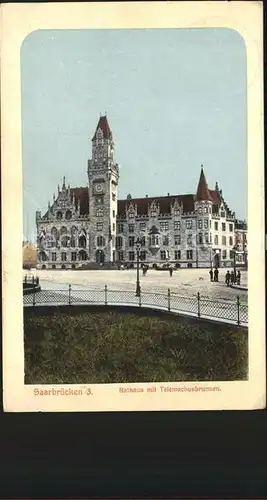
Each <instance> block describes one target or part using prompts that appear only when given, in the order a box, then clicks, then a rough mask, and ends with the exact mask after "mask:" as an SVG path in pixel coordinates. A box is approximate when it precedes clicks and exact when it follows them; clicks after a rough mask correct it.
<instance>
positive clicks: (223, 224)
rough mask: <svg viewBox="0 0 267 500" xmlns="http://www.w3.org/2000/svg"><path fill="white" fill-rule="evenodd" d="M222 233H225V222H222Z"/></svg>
mask: <svg viewBox="0 0 267 500" xmlns="http://www.w3.org/2000/svg"><path fill="white" fill-rule="evenodd" d="M222 231H225V222H222Z"/></svg>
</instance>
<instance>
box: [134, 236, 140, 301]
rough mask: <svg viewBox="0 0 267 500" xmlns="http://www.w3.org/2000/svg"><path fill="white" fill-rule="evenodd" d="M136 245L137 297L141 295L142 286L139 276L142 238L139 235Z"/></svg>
mask: <svg viewBox="0 0 267 500" xmlns="http://www.w3.org/2000/svg"><path fill="white" fill-rule="evenodd" d="M135 246H136V256H137V268H136V297H140V293H141V286H140V278H139V263H140V248H141V239H140V238H139V237H138V238H137V239H136V241H135Z"/></svg>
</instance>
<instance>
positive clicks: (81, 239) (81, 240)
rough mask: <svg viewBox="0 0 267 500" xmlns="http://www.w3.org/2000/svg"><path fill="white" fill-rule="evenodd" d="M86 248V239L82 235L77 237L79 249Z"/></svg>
mask: <svg viewBox="0 0 267 500" xmlns="http://www.w3.org/2000/svg"><path fill="white" fill-rule="evenodd" d="M85 247H86V237H85V235H84V234H82V235H81V236H80V237H79V248H85Z"/></svg>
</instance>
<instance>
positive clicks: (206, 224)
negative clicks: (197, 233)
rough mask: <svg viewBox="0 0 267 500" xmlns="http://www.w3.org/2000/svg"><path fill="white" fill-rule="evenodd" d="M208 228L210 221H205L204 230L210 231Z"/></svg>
mask: <svg viewBox="0 0 267 500" xmlns="http://www.w3.org/2000/svg"><path fill="white" fill-rule="evenodd" d="M208 227H209V221H208V219H204V228H205V229H208Z"/></svg>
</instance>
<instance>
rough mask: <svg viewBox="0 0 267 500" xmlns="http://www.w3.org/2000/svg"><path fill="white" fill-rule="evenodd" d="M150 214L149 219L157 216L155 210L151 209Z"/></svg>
mask: <svg viewBox="0 0 267 500" xmlns="http://www.w3.org/2000/svg"><path fill="white" fill-rule="evenodd" d="M150 213H151V217H156V216H157V211H156V209H155V208H152V209H151V212H150Z"/></svg>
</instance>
